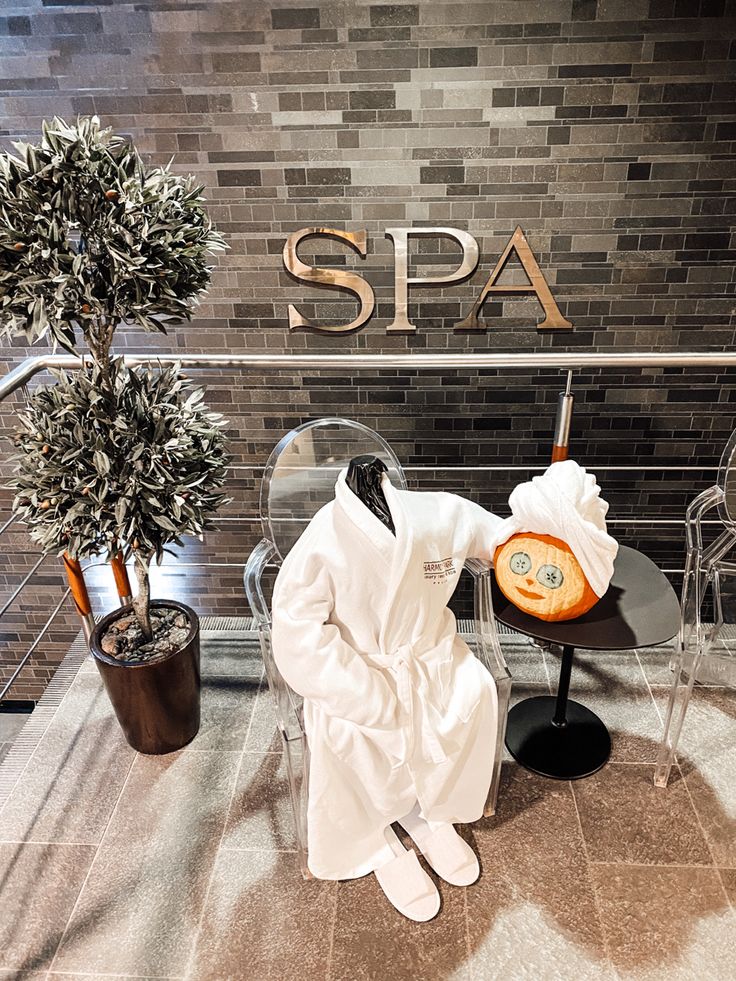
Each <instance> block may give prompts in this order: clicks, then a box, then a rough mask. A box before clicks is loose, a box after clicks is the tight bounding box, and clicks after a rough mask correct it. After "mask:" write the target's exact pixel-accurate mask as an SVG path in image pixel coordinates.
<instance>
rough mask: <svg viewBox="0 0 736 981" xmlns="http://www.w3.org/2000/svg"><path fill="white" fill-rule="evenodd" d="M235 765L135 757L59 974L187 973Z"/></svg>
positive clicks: (224, 759)
mask: <svg viewBox="0 0 736 981" xmlns="http://www.w3.org/2000/svg"><path fill="white" fill-rule="evenodd" d="M238 759H239V757H238V756H237V754H224V753H187V752H181V753H175V754H171V755H169V756H165V757H143V756H139V757H137V758H136V763H135V765H134V767H133V770H132V772H131V775H130V778H129V780H128V782H127V784H126V787H125V790H124V792H123V794H122V796H121V798H120V802H119V804H118V807H117V808H116V811H115V813H114V815H113V817H112V819H111V821H110V825H109V827H108V829H107V832H106V834H105V837H104V839H103V841H102V844H101V845H100V846H99V849H98V852H97V855H96V857H95V861H94V863H93V865H92V868H91V869H90V874H89V878H88V879H87V882H86V884H85V886H84V889H83V890H82V893H81V895H80V897H79V902H78V904H77V908H76V910H75V913H74V916H73V917H72V919H71V921H70V923H69V927H68V929H67V932H66V934H65V936H64V939H63V941H62V944H61V947H60V949H59V952H58V954H57V957H56V960H55V962H54V965H53V966H54V969H55V970H60V971H71V972H74V971H77V972H86V971H92V972H97V973H108V972H116V973H123V974H142V975H180V974H182V973H183V971H184V969H185V967H186V963H187V960H188V957H189V955H190V953H191V950H192V946H193V944H194V937H195V931H196V926H197V923H198V921H199V916H200V913H201V909H202V904H203V903H204V899H205V895H206V892H207V886H208V883H209V878H210V873H211V870H212V866H213V864H214V861H215V855H216V853H217V847H218V844H219V840H220V836H221V833H222V829H223V827H224V822H225V815H226V812H227V807H228V804H229V801H230V797H231V794H232V788H233V785H234V781H235V773H236V767H237V762H238Z"/></svg>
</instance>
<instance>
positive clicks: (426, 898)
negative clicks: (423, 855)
mask: <svg viewBox="0 0 736 981" xmlns="http://www.w3.org/2000/svg"><path fill="white" fill-rule="evenodd" d="M392 833H393V832H392ZM396 841H397V843H398V844H399V846H400V847H401V848H402V854H400V855H398V856H397V857H396V858H392V859H391V861H390V862H387V863H386V865H382V866H381V867H380V868H378V869H376V870H375V876H376V879H378V884H379V885H380V887H381V889H383V891H384V893H385V894H386V898H387V899H388V901H389V902H390V903H391V904H392V906H395V907H396V909H397V910H398V911H399V913H401V914H402V915H403V916H405V917H406V918H407V919H409V920H414V921H415V922H417V923H425V922H426V921H427V920H431V919H432V917H433V916H436V915H437V913H438V912H439V909H440V894H439V893H438V892H437V887H436V886H435V884H434V882H432V880H431V879H430V877H429V876H428V875H427V873H426V872H425V871H424V869H423V868H422V866H421V865H420V864H419V859H418V858H417V856H416V852H413V851H411V850H409V849H405V848H404V846H403V845H401V843H400V842H399V840H398V838H397V839H396Z"/></svg>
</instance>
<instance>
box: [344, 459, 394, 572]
mask: <svg viewBox="0 0 736 981" xmlns="http://www.w3.org/2000/svg"><path fill="white" fill-rule="evenodd" d="M346 477H347V469H345V470H341V471H340V475H339V476H338V478H337V483H336V484H335V499H336V500H337V503H338V504H339V505H340V507H341V508H342V510H343V511H344V512H345V513H346V514H347V516H348V517H349V518H350V520H351V521H352V522H353V524H355V525H357V526H358V528H360V530H361V531H362V532H363V534H364V535H365V536H366V537H367V538H368V539H369V541H371V542H372V543H373V545H375V546H376V548H377V549H378V550H379V551H380V552H381V553H382V554H385V555H386V557H387V558H389V557H390V556H391V553H392V552H393V551H394V549H395V546H396V539H395V537H394V535H393V533H392V532H391V530H390V529H389V528H387V527H386V525H385V524H384V523H383V522H382V521H381V519H380V518H378V517H376V515H375V514H374V513H373V512H372V511H371V509H370V508H368V507H366V505H365V504H364V503H363V502H362V501H361V499H360V498H359V497H358V495H357V494H354V493H353V491H352V490H351V489H350V488H349V487H348V485H347V483H346ZM381 487H382V488H383V492H384V494H386V503H387V504H388V509H389V511H390V513H391V518H392V519H393V522H394V527H395V528H398V522H397V518H398V514H397V513H396V512H397V505H396V503H395V498H393V495H391V491H392V490H393V489H394V488H393V485H392V484H391V481H390V480H389V479H388V475H387V474H383V475H382V476H381ZM388 488H390V489H391V490H388Z"/></svg>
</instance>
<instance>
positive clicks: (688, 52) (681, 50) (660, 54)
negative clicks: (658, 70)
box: [653, 38, 703, 61]
mask: <svg viewBox="0 0 736 981" xmlns="http://www.w3.org/2000/svg"><path fill="white" fill-rule="evenodd" d="M653 57H654V60H655V61H699V60H700V59H701V58H702V57H703V42H702V41H698V40H696V39H695V38H689V39H688V40H687V41H655V43H654V55H653Z"/></svg>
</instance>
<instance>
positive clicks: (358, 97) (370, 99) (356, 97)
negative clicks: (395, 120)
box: [350, 89, 396, 109]
mask: <svg viewBox="0 0 736 981" xmlns="http://www.w3.org/2000/svg"><path fill="white" fill-rule="evenodd" d="M395 107H396V93H395V92H394V91H393V89H391V90H386V91H382V92H366V91H358V92H351V93H350V108H351V109H394V108H395Z"/></svg>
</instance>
